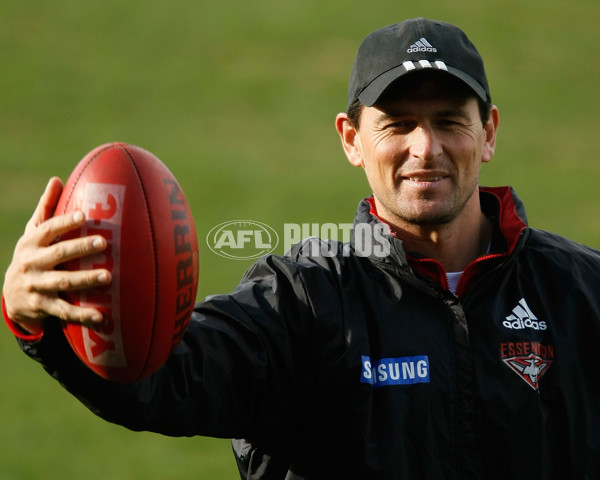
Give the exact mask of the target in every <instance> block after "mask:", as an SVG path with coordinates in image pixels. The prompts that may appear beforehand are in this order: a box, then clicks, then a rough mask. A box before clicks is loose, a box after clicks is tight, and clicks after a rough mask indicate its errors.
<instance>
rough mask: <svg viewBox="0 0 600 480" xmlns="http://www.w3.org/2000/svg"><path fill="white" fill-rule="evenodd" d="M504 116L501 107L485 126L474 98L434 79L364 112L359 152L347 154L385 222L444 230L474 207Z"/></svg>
mask: <svg viewBox="0 0 600 480" xmlns="http://www.w3.org/2000/svg"><path fill="white" fill-rule="evenodd" d="M497 118H498V116H497V110H496V109H495V108H493V109H492V114H491V116H490V120H489V121H488V122H487V123H486V124H485V125H484V124H483V123H482V121H481V117H480V114H479V107H478V103H477V100H476V99H475V98H474V97H472V96H465V95H454V94H451V93H448V92H447V89H446V88H442V87H440V85H439V82H437V81H426V82H424V83H422V84H421V85H420V86H419V87H418V88H417V89H416V90H413V91H411V92H410V93H407V94H400V95H394V96H391V97H389V98H388V99H387V100H385V101H383V102H381V103H380V104H378V105H377V106H374V107H365V108H363V111H362V115H361V120H360V127H359V128H358V129H356V131H355V132H354V138H353V144H352V148H350V151H349V149H348V146H346V145H345V149H346V153H347V154H348V158H349V160H350V162H351V163H352V164H353V165H356V166H361V167H363V168H364V170H365V173H366V175H367V179H368V181H369V184H370V186H371V189H372V191H373V195H374V197H375V202H376V205H377V209H378V213H379V215H380V217H382V218H383V219H384V220H386V221H388V222H390V223H392V224H393V225H396V226H400V227H402V226H406V225H420V226H436V225H443V224H447V223H449V222H452V221H453V220H455V219H456V218H457V217H459V216H460V215H463V214H466V213H467V211H468V210H469V209H467V208H466V207H467V206H468V205H469V204H473V203H474V202H473V201H472V200H473V198H474V196H476V195H478V182H479V172H480V167H481V163H482V162H487V161H489V160H491V158H492V155H493V151H494V144H495V131H496V125H497ZM338 123H339V117H338ZM342 123H344V122H342ZM340 126H341V125H338V129H339V128H340ZM346 127H348V125H347V124H346ZM344 130H346V134H348V133H352V132H348V130H347V128H346V129H344V128H343V127H342V131H344ZM342 131H341V132H340V134H342ZM342 139H343V140H344V136H343V135H342ZM477 208H479V207H478V203H477Z"/></svg>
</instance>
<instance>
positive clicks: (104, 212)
mask: <svg viewBox="0 0 600 480" xmlns="http://www.w3.org/2000/svg"><path fill="white" fill-rule="evenodd" d="M75 210H82V211H83V212H84V213H85V215H86V222H85V224H84V225H83V226H82V228H80V229H79V230H76V231H74V232H70V233H69V234H68V235H64V236H63V237H61V239H66V238H75V237H83V236H88V235H102V236H103V237H104V238H106V240H107V241H108V247H107V249H106V250H105V251H104V252H102V253H100V254H96V255H92V256H89V257H84V258H82V259H78V260H73V261H70V262H67V263H66V264H63V265H61V266H60V268H62V269H67V270H89V269H94V268H106V269H108V270H110V272H111V274H112V283H111V285H109V286H106V287H102V288H97V289H87V290H81V291H76V292H67V293H65V298H66V299H67V300H68V301H70V302H71V303H74V304H76V305H82V306H90V307H94V308H97V309H98V310H100V311H101V312H102V313H103V314H104V320H103V321H102V323H100V324H99V325H98V326H94V327H86V326H82V325H79V324H72V323H63V324H62V328H63V332H64V334H65V336H66V337H67V339H68V341H69V343H70V345H71V347H72V348H73V350H74V351H75V353H76V354H77V356H78V357H79V358H80V359H81V360H82V361H83V362H84V363H85V364H86V365H87V366H88V367H89V368H90V369H92V370H93V371H94V372H96V373H97V374H98V375H100V376H102V377H104V378H106V379H108V380H111V381H114V382H119V383H131V382H134V381H136V380H139V379H142V378H144V377H147V376H148V375H150V374H151V373H153V372H154V371H156V370H157V369H158V368H159V367H160V366H161V365H163V364H164V363H165V361H166V360H167V357H168V356H169V354H170V353H171V352H172V351H173V349H174V348H175V347H176V346H177V344H178V343H179V341H180V340H181V338H182V336H183V333H184V331H185V329H186V328H187V326H188V323H189V320H190V316H191V312H192V309H193V306H194V301H195V297H196V288H197V285H198V240H197V236H196V229H195V226H194V222H193V219H192V214H191V211H190V208H189V206H188V203H187V201H186V199H185V196H184V194H183V191H182V190H181V187H180V186H179V184H178V182H177V180H176V179H175V177H174V176H173V174H172V173H171V172H170V171H169V169H168V168H167V167H166V166H165V164H164V163H162V162H161V161H160V160H159V159H158V158H157V157H155V156H154V155H153V154H152V153H150V152H148V151H146V150H144V149H142V148H139V147H136V146H133V145H128V144H124V143H110V144H106V145H102V146H99V147H97V148H96V149H94V150H93V151H91V152H90V153H88V154H87V155H86V156H85V157H84V158H83V159H82V160H81V161H80V162H79V164H78V165H77V166H76V167H75V170H74V171H73V173H72V174H71V175H70V177H69V179H68V180H67V182H66V184H65V187H64V189H63V192H62V195H61V197H60V199H59V202H58V206H57V209H56V212H55V215H60V214H65V213H69V212H73V211H75Z"/></svg>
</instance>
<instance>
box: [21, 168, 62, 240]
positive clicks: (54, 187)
mask: <svg viewBox="0 0 600 480" xmlns="http://www.w3.org/2000/svg"><path fill="white" fill-rule="evenodd" d="M62 189H63V184H62V180H61V179H60V178H58V177H52V178H51V179H50V181H49V182H48V185H46V189H45V190H44V193H43V194H42V196H41V197H40V201H39V202H38V204H37V207H36V208H35V211H34V212H33V216H32V217H31V219H30V220H29V222H28V223H27V228H28V229H29V228H34V227H37V226H38V225H39V224H40V223H42V222H45V221H46V220H48V219H49V218H51V217H52V216H53V215H54V210H55V209H56V204H57V203H58V199H59V198H60V194H61V193H62Z"/></svg>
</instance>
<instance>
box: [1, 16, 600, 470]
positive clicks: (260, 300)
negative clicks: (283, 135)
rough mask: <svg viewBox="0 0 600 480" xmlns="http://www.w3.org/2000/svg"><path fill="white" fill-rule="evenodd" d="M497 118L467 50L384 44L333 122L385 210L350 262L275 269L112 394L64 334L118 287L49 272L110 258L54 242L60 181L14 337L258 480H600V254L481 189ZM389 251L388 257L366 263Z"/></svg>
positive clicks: (372, 200) (78, 383) (360, 66)
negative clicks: (74, 297)
mask: <svg viewBox="0 0 600 480" xmlns="http://www.w3.org/2000/svg"><path fill="white" fill-rule="evenodd" d="M498 118H499V117H498V109H497V108H496V107H495V106H493V105H492V103H491V97H490V92H489V87H488V83H487V80H486V75H485V71H484V67H483V62H482V60H481V57H480V55H479V53H478V52H477V50H476V49H475V47H474V46H473V45H472V43H471V42H470V41H469V40H468V39H467V37H466V35H465V34H464V33H463V32H462V31H461V30H460V29H458V28H457V27H455V26H453V25H450V24H448V23H443V22H437V21H431V20H427V19H423V18H419V19H412V20H406V21H404V22H402V23H399V24H395V25H391V26H388V27H384V28H382V29H380V30H377V31H375V32H373V33H372V34H371V35H369V36H368V37H367V38H366V39H365V40H364V42H363V43H362V45H361V47H360V49H359V51H358V55H357V57H356V60H355V63H354V67H353V69H352V73H351V76H350V88H349V94H348V108H347V111H346V112H345V113H340V114H339V115H338V116H337V119H336V128H337V131H338V133H339V135H340V138H341V141H342V145H343V148H344V151H345V153H346V155H347V157H348V160H349V161H350V163H351V164H352V165H354V166H356V167H360V168H362V169H364V171H365V174H366V177H367V180H368V183H369V186H370V188H371V191H372V196H369V197H368V198H366V199H364V200H363V201H361V202H360V204H359V207H358V212H357V214H356V219H355V224H354V233H353V238H352V239H351V241H350V242H349V243H340V244H338V243H336V242H330V243H328V244H327V245H326V248H322V247H323V246H324V244H323V242H322V241H319V240H317V239H314V238H313V239H308V240H306V241H303V242H300V243H299V244H297V245H296V246H294V247H293V248H292V249H291V251H290V252H289V253H288V254H286V255H284V256H277V255H266V256H264V257H263V258H261V259H260V260H258V261H257V262H256V263H255V264H254V265H253V266H252V267H251V268H250V269H249V270H248V272H247V273H246V274H245V275H244V277H243V279H242V281H241V282H240V284H239V286H238V287H237V288H236V289H235V290H234V291H233V292H232V293H230V294H228V295H215V296H211V297H209V298H207V299H206V300H205V301H204V302H201V303H198V304H197V305H196V307H195V309H194V312H193V314H192V318H191V321H190V324H189V327H188V330H187V331H186V333H185V335H184V338H183V340H182V342H181V343H180V345H179V347H178V349H177V350H176V351H175V352H173V354H172V356H171V357H170V358H169V360H168V361H167V362H166V364H165V365H164V366H163V367H162V368H160V369H159V370H158V371H157V372H156V373H154V374H153V375H151V376H150V377H148V378H146V379H143V380H140V381H138V382H135V383H133V384H130V385H120V384H113V383H110V382H107V381H105V380H103V379H101V378H100V377H98V376H96V375H95V374H94V373H92V372H91V371H90V370H88V369H87V368H86V367H85V366H84V365H83V364H82V363H81V362H80V361H79V360H78V359H77V357H76V356H75V355H74V354H73V352H72V351H71V349H70V347H69V345H68V343H67V342H66V340H65V338H64V335H63V334H62V331H61V328H60V325H59V323H58V321H57V319H56V318H54V317H56V316H60V317H61V318H63V319H64V320H65V321H68V322H93V321H97V320H95V316H98V315H99V314H100V312H97V311H95V310H94V309H89V308H88V309H84V308H81V307H78V306H76V305H70V304H68V303H66V302H64V301H63V300H61V299H60V296H59V293H60V291H61V290H64V289H67V288H68V289H83V288H89V287H99V286H103V285H107V284H109V283H110V272H107V271H104V270H91V271H87V272H67V271H61V270H55V269H54V266H56V265H58V264H60V263H62V262H64V261H65V260H66V259H69V258H77V257H83V256H86V255H89V254H94V253H97V252H99V251H102V250H103V249H105V248H106V241H105V240H104V239H103V238H101V237H89V238H83V239H76V240H70V241H68V242H59V243H53V241H54V239H55V238H56V237H57V236H58V235H60V234H62V233H64V232H66V231H69V230H73V229H76V228H78V227H79V226H80V225H81V224H82V222H83V221H84V219H83V218H81V216H79V217H77V216H57V217H52V216H51V212H53V211H54V209H55V206H56V201H57V198H58V195H59V194H60V190H61V184H60V182H59V181H58V180H57V179H53V180H52V181H51V182H50V184H49V187H48V189H47V190H46V193H44V195H43V196H42V198H41V200H40V203H39V205H38V208H37V209H36V211H35V212H34V215H33V217H32V219H31V221H30V222H29V224H28V226H27V229H26V231H25V234H24V235H23V237H22V238H21V239H20V241H19V243H18V244H17V247H16V248H15V254H14V257H13V261H12V263H11V265H10V266H9V269H8V271H7V274H6V279H5V284H4V290H3V307H4V309H3V310H4V316H5V319H6V322H7V324H8V326H9V328H10V329H11V330H12V331H13V332H14V333H15V335H16V336H17V337H18V339H19V342H20V345H21V346H22V348H23V350H24V351H25V352H26V353H27V354H28V355H29V356H31V357H32V358H34V359H35V360H37V361H39V362H41V363H42V364H43V366H44V368H46V370H48V371H49V372H50V373H51V374H52V375H53V376H54V377H55V378H56V379H57V380H58V381H59V382H61V384H62V385H64V386H65V387H66V388H67V389H68V390H70V391H71V392H72V393H73V394H74V395H76V396H77V397H78V398H79V399H81V401H82V402H84V404H85V405H86V406H88V407H89V408H90V409H91V410H92V411H93V412H94V413H96V414H98V415H99V416H101V417H103V418H105V419H106V420H108V421H111V422H115V423H119V424H121V425H124V426H126V427H128V428H131V429H134V430H150V431H155V432H160V433H163V434H167V435H212V436H219V437H229V438H234V439H235V440H233V447H234V452H235V457H236V461H237V464H238V467H239V470H240V474H241V477H242V478H243V479H246V480H256V479H263V480H266V479H287V480H299V479H306V480H308V479H327V480H332V479H344V480H346V479H357V480H358V479H360V480H364V479H369V480H376V479H390V480H403V479H406V480H421V479H426V480H442V479H446V480H450V479H452V480H465V479H485V480H495V479H498V480H500V479H502V480H504V479H506V478H512V479H527V480H564V479H567V478H568V479H571V480H574V479H581V480H583V479H587V480H591V479H599V478H600V375H599V374H598V369H597V365H598V361H597V356H598V346H599V345H600V291H599V289H598V285H599V284H600V252H598V251H597V250H594V249H592V248H589V247H586V246H583V245H579V244H577V243H575V242H573V241H570V240H568V239H566V238H563V237H560V236H558V235H555V234H551V233H548V232H543V231H540V230H536V229H534V228H531V227H529V226H528V225H527V221H526V218H525V213H524V207H523V205H522V203H521V201H520V200H519V198H518V197H517V195H516V194H515V193H514V192H513V191H512V189H511V188H509V187H493V188H482V187H480V186H479V173H480V169H481V167H482V165H483V164H485V163H486V162H489V161H490V160H491V159H492V157H493V155H494V150H495V145H496V130H497V128H498ZM381 231H383V234H382V235H383V239H384V240H385V243H386V245H387V246H388V247H389V248H387V249H384V250H381V249H380V250H374V249H373V250H371V253H370V254H365V252H364V251H361V249H360V248H359V247H358V245H359V244H364V243H365V242H367V243H368V241H369V240H375V239H376V238H378V236H377V235H376V234H375V232H381ZM369 232H371V237H370V238H369ZM379 234H380V233H379ZM379 234H378V235H379ZM357 237H360V238H357ZM359 240H360V241H359ZM315 246H316V248H313V247H315ZM323 252H327V255H325V254H324V253H323ZM375 252H384V254H383V255H379V254H376V253H375ZM139 301H140V302H144V301H147V300H146V299H143V298H141V299H139ZM124 321H126V319H125V320H124ZM40 401H42V402H43V399H41V400H40Z"/></svg>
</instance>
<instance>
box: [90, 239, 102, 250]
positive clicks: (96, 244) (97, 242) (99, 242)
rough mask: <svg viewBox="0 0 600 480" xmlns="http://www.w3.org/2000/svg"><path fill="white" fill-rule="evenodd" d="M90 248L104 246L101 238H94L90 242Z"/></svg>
mask: <svg viewBox="0 0 600 480" xmlns="http://www.w3.org/2000/svg"><path fill="white" fill-rule="evenodd" d="M92 246H93V247H94V248H101V247H103V246H104V239H103V238H102V237H96V238H94V241H93V242H92Z"/></svg>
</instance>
